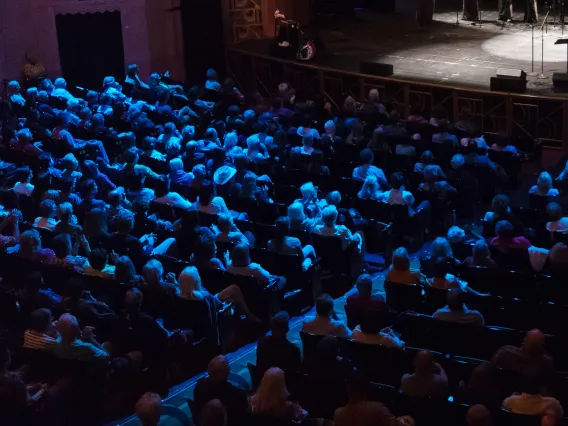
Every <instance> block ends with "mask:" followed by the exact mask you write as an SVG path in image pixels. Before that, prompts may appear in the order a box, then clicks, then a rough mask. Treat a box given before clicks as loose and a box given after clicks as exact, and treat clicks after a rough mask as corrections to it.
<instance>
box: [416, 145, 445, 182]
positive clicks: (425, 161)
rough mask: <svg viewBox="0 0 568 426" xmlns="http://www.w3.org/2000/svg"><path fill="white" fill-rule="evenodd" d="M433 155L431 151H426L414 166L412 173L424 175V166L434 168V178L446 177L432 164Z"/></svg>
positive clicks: (438, 167)
mask: <svg viewBox="0 0 568 426" xmlns="http://www.w3.org/2000/svg"><path fill="white" fill-rule="evenodd" d="M434 161H435V159H434V154H432V151H429V150H426V151H424V152H423V153H422V155H421V156H420V161H419V162H418V163H416V164H415V165H414V169H413V170H412V171H413V172H414V173H420V174H424V168H425V167H426V166H434V167H435V168H436V176H438V177H442V178H443V177H446V175H445V174H444V172H443V171H442V169H441V168H440V166H438V165H437V164H434Z"/></svg>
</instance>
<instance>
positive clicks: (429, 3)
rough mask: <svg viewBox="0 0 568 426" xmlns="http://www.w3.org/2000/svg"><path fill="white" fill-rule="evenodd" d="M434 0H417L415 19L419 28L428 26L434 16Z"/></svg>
mask: <svg viewBox="0 0 568 426" xmlns="http://www.w3.org/2000/svg"><path fill="white" fill-rule="evenodd" d="M434 1H435V0H418V3H417V6H416V21H418V25H419V26H420V28H423V27H429V26H430V24H431V23H432V18H433V16H434Z"/></svg>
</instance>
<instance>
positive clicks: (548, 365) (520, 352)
mask: <svg viewBox="0 0 568 426" xmlns="http://www.w3.org/2000/svg"><path fill="white" fill-rule="evenodd" d="M545 343H546V341H545V336H544V334H543V332H542V331H540V330H538V329H534V330H530V331H528V332H527V334H526V335H525V339H524V340H523V344H522V346H521V347H520V348H518V347H516V346H511V345H507V346H503V347H502V348H500V349H499V350H498V351H497V353H496V354H495V355H494V356H493V359H492V360H491V363H492V364H493V365H495V366H496V367H498V368H504V369H506V370H511V371H516V372H519V373H520V372H522V371H527V370H533V371H537V372H539V374H541V375H542V376H543V377H545V378H548V377H550V376H552V374H553V373H554V361H553V360H552V358H551V357H550V355H548V354H547V353H546V348H545Z"/></svg>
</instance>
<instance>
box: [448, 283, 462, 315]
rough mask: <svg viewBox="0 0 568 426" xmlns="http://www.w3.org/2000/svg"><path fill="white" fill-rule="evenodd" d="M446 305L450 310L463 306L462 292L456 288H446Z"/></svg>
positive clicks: (456, 309)
mask: <svg viewBox="0 0 568 426" xmlns="http://www.w3.org/2000/svg"><path fill="white" fill-rule="evenodd" d="M447 302H448V307H449V308H450V309H451V310H452V311H458V310H460V309H462V307H463V301H462V292H461V290H460V289H458V288H453V289H450V290H448V295H447Z"/></svg>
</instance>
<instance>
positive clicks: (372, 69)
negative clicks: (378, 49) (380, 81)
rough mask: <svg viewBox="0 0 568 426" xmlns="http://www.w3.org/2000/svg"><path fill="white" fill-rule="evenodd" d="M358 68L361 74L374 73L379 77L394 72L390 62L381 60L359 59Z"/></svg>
mask: <svg viewBox="0 0 568 426" xmlns="http://www.w3.org/2000/svg"><path fill="white" fill-rule="evenodd" d="M359 70H360V71H361V73H362V74H369V75H376V76H379V77H390V76H391V75H393V74H394V67H393V66H392V65H391V64H383V63H381V62H370V61H361V63H360V64H359Z"/></svg>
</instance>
